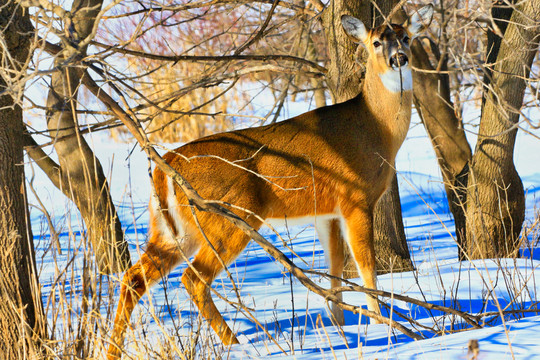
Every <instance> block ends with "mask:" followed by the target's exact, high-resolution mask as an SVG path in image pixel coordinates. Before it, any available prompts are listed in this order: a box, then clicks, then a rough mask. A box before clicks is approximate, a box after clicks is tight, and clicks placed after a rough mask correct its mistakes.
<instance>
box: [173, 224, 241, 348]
mask: <svg viewBox="0 0 540 360" xmlns="http://www.w3.org/2000/svg"><path fill="white" fill-rule="evenodd" d="M229 234H230V232H229ZM229 234H227V232H225V231H224V232H223V233H222V234H221V235H220V237H222V238H226V239H227V246H226V247H219V246H216V245H214V249H215V250H216V251H217V253H218V254H219V256H220V258H221V260H222V261H223V263H224V264H228V263H229V262H231V261H233V260H234V259H236V257H237V256H238V255H239V254H240V253H241V252H242V250H243V249H244V248H245V246H246V245H247V243H248V242H249V238H248V237H247V236H246V235H245V234H243V233H242V232H241V231H238V230H237V231H233V232H232V235H229ZM209 236H210V235H209ZM218 243H219V242H218ZM222 270H223V266H222V262H220V261H219V260H218V259H217V258H216V254H215V253H214V250H212V249H211V247H210V245H209V244H205V245H203V246H201V249H200V250H199V252H198V253H197V255H196V256H195V259H194V260H193V262H192V267H189V268H187V269H186V271H184V275H182V282H183V283H184V286H185V287H186V290H187V292H188V293H189V295H190V297H191V300H192V301H193V302H194V303H195V305H197V308H198V309H199V313H200V314H201V315H202V316H203V317H204V318H205V319H206V320H207V321H208V323H209V324H210V326H212V329H214V331H215V332H216V334H217V335H218V336H219V338H220V339H221V341H222V342H223V344H224V345H232V344H238V339H237V338H236V335H235V334H234V333H233V331H232V330H231V328H230V327H229V326H228V325H227V323H226V322H225V320H224V319H223V316H222V315H221V313H220V312H219V310H218V309H217V308H216V305H215V304H214V301H213V300H212V296H211V293H210V285H211V284H212V281H213V280H214V279H215V278H216V276H217V275H218V274H219V273H220V272H221V271H222Z"/></svg>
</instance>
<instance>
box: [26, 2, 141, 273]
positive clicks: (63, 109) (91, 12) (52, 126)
mask: <svg viewBox="0 0 540 360" xmlns="http://www.w3.org/2000/svg"><path fill="white" fill-rule="evenodd" d="M101 6H102V0H75V1H74V3H73V6H72V20H70V21H66V23H65V27H66V31H65V33H66V34H67V36H66V39H65V40H64V44H63V45H64V51H63V53H61V54H59V55H58V56H57V58H56V61H55V63H56V65H57V66H58V67H59V68H60V71H57V72H55V73H54V74H53V75H52V81H51V88H50V90H49V95H48V98H47V108H48V109H49V110H48V112H47V127H48V129H49V133H50V135H51V136H52V137H53V138H54V139H56V141H55V143H54V148H55V150H56V153H57V154H58V159H59V164H58V165H56V164H54V163H53V162H52V161H51V160H50V159H47V158H42V157H40V156H39V155H40V153H39V151H38V150H34V152H32V150H30V151H29V155H30V156H32V157H33V158H34V159H36V162H37V164H38V165H39V166H40V167H42V169H44V170H45V172H47V174H49V177H51V179H52V181H53V183H54V184H55V185H56V186H57V187H59V188H60V189H61V190H62V192H63V193H64V194H66V195H67V196H68V197H69V198H71V199H72V200H73V201H74V202H75V203H76V204H77V207H78V209H79V211H80V212H81V215H82V217H83V218H84V221H85V224H86V228H87V234H88V238H89V239H90V242H91V243H92V246H93V248H94V252H95V254H96V262H97V265H98V267H99V270H100V272H102V273H114V272H120V271H123V270H125V269H126V268H127V267H129V266H130V265H131V261H130V257H129V251H128V247H127V243H126V242H125V240H124V236H123V232H122V227H121V224H120V221H119V219H118V216H117V214H116V209H115V207H114V204H113V202H112V199H111V197H110V194H109V186H108V184H107V180H106V178H105V175H104V172H103V169H102V167H101V164H100V162H99V160H98V159H97V158H96V156H95V155H94V153H93V152H92V149H91V148H90V146H89V145H88V143H87V142H86V141H85V139H84V137H83V136H82V135H81V134H80V133H79V131H78V122H77V116H76V112H75V110H76V109H77V95H78V88H79V86H80V79H81V77H82V74H83V73H84V70H83V68H81V65H82V64H81V63H80V60H81V59H82V58H83V56H84V55H85V54H86V47H85V46H81V45H80V44H81V43H84V40H85V39H86V38H87V37H89V36H92V31H93V27H94V24H95V22H96V17H97V15H98V13H99V11H100V10H101ZM73 64H75V65H76V66H73Z"/></svg>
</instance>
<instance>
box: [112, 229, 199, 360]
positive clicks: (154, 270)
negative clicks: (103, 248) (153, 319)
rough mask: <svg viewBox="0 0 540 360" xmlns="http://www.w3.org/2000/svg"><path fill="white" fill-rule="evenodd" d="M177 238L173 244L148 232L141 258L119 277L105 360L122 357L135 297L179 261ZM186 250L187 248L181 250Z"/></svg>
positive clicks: (179, 253) (136, 298)
mask: <svg viewBox="0 0 540 360" xmlns="http://www.w3.org/2000/svg"><path fill="white" fill-rule="evenodd" d="M181 240H182V239H179V241H178V242H176V243H173V242H171V241H165V239H164V238H163V237H162V236H161V235H160V234H154V235H152V237H151V239H150V242H149V244H148V248H147V249H146V252H145V253H144V254H143V255H142V256H141V259H140V260H139V261H138V262H137V263H136V264H135V265H134V266H132V267H131V268H130V269H129V270H128V271H126V273H125V275H124V278H123V279H122V287H121V290H120V300H119V302H118V308H117V309H116V316H115V319H114V327H113V334H112V343H111V345H110V346H109V352H108V355H107V358H108V359H109V360H113V359H120V357H121V356H122V355H121V354H122V350H121V347H122V343H123V340H124V335H125V330H126V328H127V327H128V325H129V321H130V318H131V313H132V312H133V309H134V308H135V305H137V303H138V301H139V299H140V298H141V297H142V296H143V295H144V294H145V293H146V291H147V290H148V289H149V288H150V287H151V286H152V285H153V284H155V283H157V282H158V281H159V280H160V279H161V278H162V277H164V276H167V274H169V273H170V272H171V270H172V269H173V268H174V267H176V266H177V265H178V264H179V262H181V261H182V256H181V252H180V250H179V247H178V246H181V245H182V241H181ZM184 240H186V239H184ZM188 241H189V240H188ZM184 243H185V241H184ZM189 250H190V249H189V247H188V248H186V249H183V250H182V251H189ZM187 256H189V254H187Z"/></svg>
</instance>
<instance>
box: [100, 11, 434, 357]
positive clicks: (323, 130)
mask: <svg viewBox="0 0 540 360" xmlns="http://www.w3.org/2000/svg"><path fill="white" fill-rule="evenodd" d="M432 14H433V7H432V6H431V5H429V6H426V7H424V8H422V9H421V10H420V11H418V13H417V14H415V15H414V16H413V17H412V18H411V20H410V22H409V24H408V25H406V26H401V25H385V26H382V27H379V28H376V29H373V30H368V29H367V28H366V27H365V26H364V24H363V23H362V22H361V21H360V20H358V19H356V18H354V17H352V16H346V15H345V16H343V17H342V24H343V28H344V29H345V31H346V33H347V34H348V35H349V36H351V37H353V38H354V39H356V40H357V41H359V42H361V43H362V44H363V46H365V47H366V49H367V51H368V53H369V58H368V61H367V66H366V77H365V81H364V85H363V91H362V92H361V93H360V94H359V95H358V96H357V97H355V98H354V99H351V100H349V101H346V102H344V103H340V104H336V105H332V106H326V107H323V108H320V109H316V110H314V111H310V112H308V113H305V114H302V115H300V116H297V117H294V118H292V119H289V120H286V121H283V122H279V123H276V124H272V125H268V126H263V127H257V128H249V129H245V130H239V131H233V132H227V133H222V134H217V135H213V136H208V137H205V138H202V139H199V140H196V141H193V142H191V143H189V144H187V145H185V146H182V147H180V148H178V149H176V150H175V151H172V152H169V153H167V154H166V155H165V156H164V159H165V160H166V161H167V162H168V163H169V164H170V165H171V166H172V167H173V168H175V169H176V170H177V171H178V172H179V173H180V174H181V175H182V176H184V177H185V178H186V179H187V180H188V182H190V183H191V185H192V186H193V187H194V188H195V189H196V190H197V191H199V193H200V194H201V196H203V197H204V198H206V199H219V200H221V201H223V202H225V203H230V204H234V205H235V208H234V209H232V210H233V211H234V212H236V213H237V214H238V215H239V216H242V217H243V218H244V219H246V221H247V222H248V223H249V224H250V225H251V226H253V227H254V228H259V227H260V226H261V225H262V222H261V221H260V220H259V219H257V218H256V217H254V216H250V215H249V212H253V213H255V214H257V215H259V216H260V217H261V218H263V219H267V220H269V221H273V220H276V221H279V220H280V219H287V221H294V220H299V221H313V219H315V218H316V220H315V224H316V230H317V233H318V235H319V239H320V241H321V243H322V244H323V246H324V248H325V252H326V257H327V259H328V261H329V266H330V274H331V275H334V276H336V277H341V276H342V272H343V263H344V259H343V246H344V244H347V246H349V248H350V250H351V252H352V254H353V255H354V258H355V260H356V263H357V266H358V270H359V272H360V274H361V276H362V279H363V281H364V285H365V286H366V287H368V288H376V272H375V254H374V248H373V229H372V227H373V226H372V222H373V209H374V207H375V204H376V203H377V201H378V200H379V198H380V196H381V195H382V194H383V192H384V191H385V190H386V188H387V186H388V185H389V183H390V181H391V179H392V176H393V169H392V165H393V163H394V159H395V156H396V153H397V151H398V149H399V148H400V146H401V143H402V142H403V140H404V139H405V136H406V134H407V131H408V128H409V122H410V116H411V102H412V91H411V89H412V77H411V69H410V65H409V64H410V61H409V59H410V56H411V54H410V50H409V41H410V39H411V38H412V37H414V36H415V35H416V34H417V33H418V32H419V31H420V30H421V29H422V28H423V27H425V26H427V25H428V24H429V23H430V22H431V17H432ZM153 180H154V184H155V189H156V193H157V198H158V200H153V201H151V204H150V229H149V232H150V239H149V243H148V247H147V249H146V252H145V254H143V255H142V257H141V259H140V261H139V262H138V263H137V264H135V265H134V266H133V267H132V268H131V269H129V270H128V271H127V272H126V274H125V276H124V279H123V282H122V289H121V295H120V301H119V304H118V309H117V312H116V318H115V323H114V330H113V337H112V338H113V341H114V343H113V344H112V345H111V346H110V348H109V359H117V358H118V357H119V356H120V354H121V350H120V347H121V345H122V342H123V334H124V331H125V329H126V326H127V324H128V323H129V319H130V316H131V312H132V310H133V308H134V306H135V305H136V303H137V302H138V300H139V298H140V297H141V296H142V295H143V294H144V293H145V292H146V290H147V288H148V287H149V286H150V285H151V284H153V283H155V282H157V281H158V280H159V279H161V278H162V277H163V276H166V275H167V274H168V273H169V272H170V271H171V270H172V269H173V268H174V267H176V266H177V265H178V264H179V263H180V262H182V261H183V260H184V257H183V255H182V254H184V255H185V256H187V257H190V256H192V255H195V257H194V260H193V261H192V262H191V265H192V267H189V268H187V269H186V270H185V271H184V274H183V276H182V282H183V283H184V285H185V287H186V290H187V291H188V293H189V294H190V296H191V299H192V300H193V302H194V303H195V304H196V305H197V307H198V308H199V311H200V312H201V314H202V315H203V316H204V317H205V318H206V319H207V320H208V321H209V322H210V324H211V326H212V328H213V329H214V331H215V332H216V333H217V334H218V335H219V337H220V338H221V340H222V341H223V343H224V344H234V343H237V342H238V340H237V338H236V336H235V334H234V333H233V332H232V331H231V329H230V328H229V326H228V325H227V323H226V322H225V321H224V320H223V317H222V316H221V314H220V313H219V311H218V310H217V308H216V306H215V305H214V302H213V301H212V298H211V296H210V291H209V289H208V287H207V284H211V283H212V281H213V280H214V278H215V277H216V276H217V275H218V274H219V272H220V271H221V270H223V266H222V263H225V264H228V263H230V262H231V261H233V260H234V259H235V258H236V257H237V256H238V255H239V254H240V252H241V251H242V250H243V249H244V247H245V246H246V245H247V243H248V242H249V240H250V239H249V238H248V237H247V236H246V235H245V234H244V233H243V232H242V231H241V230H239V229H237V228H236V227H234V226H233V225H231V224H230V223H229V222H228V221H227V220H224V219H223V218H222V217H220V216H218V215H213V214H209V213H204V212H198V211H195V212H196V214H197V219H198V222H199V224H200V227H201V228H202V230H203V231H204V236H203V235H202V234H201V232H200V231H199V227H198V225H197V224H196V223H195V222H194V217H193V215H192V210H191V208H190V207H189V206H188V205H189V204H188V200H187V199H186V198H185V196H184V195H183V193H182V191H180V190H179V189H178V188H177V187H176V185H174V184H173V182H172V180H171V179H170V178H167V177H166V176H165V175H164V174H163V172H162V171H161V170H159V169H156V170H155V171H154V176H153ZM314 199H316V201H314ZM238 208H241V209H247V210H248V211H249V212H244V211H241V210H238ZM205 237H206V239H207V240H206V239H205ZM343 239H344V240H345V241H343ZM208 241H209V242H210V243H211V244H212V247H213V248H214V249H212V247H211V246H210V245H209V244H208ZM215 252H217V253H218V254H219V257H220V258H221V260H222V261H220V260H219V259H217V258H216V255H215ZM196 272H198V274H197V273H196ZM340 284H341V282H340V281H337V280H332V284H331V285H332V287H336V286H340ZM368 308H369V309H370V310H372V311H375V312H377V313H379V314H380V309H379V306H378V303H377V300H376V299H375V298H371V297H368ZM332 312H333V314H334V316H335V318H336V319H337V321H339V322H342V321H343V313H342V310H341V309H340V308H338V307H335V306H333V309H332Z"/></svg>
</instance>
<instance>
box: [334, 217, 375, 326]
mask: <svg viewBox="0 0 540 360" xmlns="http://www.w3.org/2000/svg"><path fill="white" fill-rule="evenodd" d="M343 227H344V228H345V229H343V230H344V233H345V234H347V235H346V236H347V243H348V244H349V247H350V249H351V252H352V254H353V256H354V259H355V261H356V266H357V267H358V272H359V273H360V276H361V277H362V280H363V282H364V286H365V287H366V288H370V289H377V269H376V267H375V248H374V244H373V215H372V213H371V212H369V211H363V210H355V211H353V213H352V214H350V215H348V216H347V217H346V218H345V223H344V225H343ZM366 302H367V307H368V310H370V311H373V312H375V313H377V314H378V315H381V309H380V307H379V303H378V301H377V297H373V296H370V295H367V296H366ZM370 321H371V323H375V324H377V323H379V321H377V320H373V319H371V320H370Z"/></svg>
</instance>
